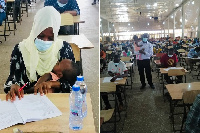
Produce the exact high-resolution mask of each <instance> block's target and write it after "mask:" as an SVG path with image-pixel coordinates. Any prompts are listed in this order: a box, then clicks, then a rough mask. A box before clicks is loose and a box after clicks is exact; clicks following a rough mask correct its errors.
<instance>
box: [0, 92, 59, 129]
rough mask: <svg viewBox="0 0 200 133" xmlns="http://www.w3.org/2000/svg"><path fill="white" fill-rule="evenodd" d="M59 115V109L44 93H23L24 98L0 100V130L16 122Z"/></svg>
mask: <svg viewBox="0 0 200 133" xmlns="http://www.w3.org/2000/svg"><path fill="white" fill-rule="evenodd" d="M60 115H62V113H61V112H60V110H59V109H58V108H57V107H56V106H55V105H54V104H53V103H52V102H51V101H50V100H49V99H48V97H46V96H45V95H44V96H40V95H39V94H37V95H33V94H30V95H24V98H22V99H21V100H19V99H18V98H16V101H14V102H13V103H12V102H10V101H5V100H4V101H0V130H2V129H5V128H8V127H11V126H13V125H16V124H18V123H22V124H25V123H26V122H32V121H39V120H43V119H47V118H53V117H57V116H60Z"/></svg>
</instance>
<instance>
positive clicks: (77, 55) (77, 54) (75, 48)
mask: <svg viewBox="0 0 200 133" xmlns="http://www.w3.org/2000/svg"><path fill="white" fill-rule="evenodd" d="M70 46H71V47H72V50H73V53H74V57H75V60H76V61H80V49H79V47H78V46H77V45H76V44H74V43H70Z"/></svg>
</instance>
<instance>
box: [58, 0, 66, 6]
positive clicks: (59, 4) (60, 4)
mask: <svg viewBox="0 0 200 133" xmlns="http://www.w3.org/2000/svg"><path fill="white" fill-rule="evenodd" d="M57 4H58V6H59V7H63V6H65V5H67V3H65V4H62V3H60V2H59V1H57Z"/></svg>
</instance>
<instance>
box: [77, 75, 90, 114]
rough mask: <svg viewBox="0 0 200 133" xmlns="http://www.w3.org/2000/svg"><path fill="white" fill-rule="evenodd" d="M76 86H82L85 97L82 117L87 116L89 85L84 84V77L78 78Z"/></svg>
mask: <svg viewBox="0 0 200 133" xmlns="http://www.w3.org/2000/svg"><path fill="white" fill-rule="evenodd" d="M75 84H76V85H79V86H80V92H81V94H82V95H83V105H82V117H83V118H84V117H86V116H87V102H86V93H87V85H86V84H85V82H84V77H83V76H77V81H76V83H75Z"/></svg>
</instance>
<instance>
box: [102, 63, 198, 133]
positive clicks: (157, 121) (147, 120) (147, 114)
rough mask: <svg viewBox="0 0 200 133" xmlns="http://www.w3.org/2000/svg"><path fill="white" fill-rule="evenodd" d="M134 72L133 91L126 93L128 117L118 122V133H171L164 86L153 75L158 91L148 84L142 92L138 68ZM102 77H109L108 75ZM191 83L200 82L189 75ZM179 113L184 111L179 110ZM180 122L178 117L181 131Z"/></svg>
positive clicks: (109, 127) (111, 126)
mask: <svg viewBox="0 0 200 133" xmlns="http://www.w3.org/2000/svg"><path fill="white" fill-rule="evenodd" d="M134 71H135V73H134V78H133V84H132V86H133V89H132V90H131V88H130V87H128V89H127V91H126V94H127V103H128V108H127V117H125V112H122V119H121V120H120V122H117V133H171V132H172V124H171V121H170V119H169V102H168V101H166V102H164V100H163V96H162V85H161V84H160V83H159V81H158V78H157V74H156V73H155V72H153V73H152V76H153V82H154V85H155V87H156V89H155V90H153V89H151V88H150V87H149V85H148V84H147V86H146V88H145V89H144V90H142V91H141V90H140V86H141V84H140V79H139V73H138V70H137V66H135V68H134ZM100 76H101V77H103V76H107V74H101V75H100ZM129 82H130V81H129ZM191 82H199V80H197V79H196V78H195V79H193V78H192V74H191V73H190V74H189V73H187V83H191ZM110 98H112V96H111V97H110ZM178 111H182V110H180V109H178ZM112 119H113V118H112ZM180 120H182V119H180V117H176V121H175V122H176V123H177V124H176V129H180V123H181V121H180ZM111 128H113V124H106V125H104V126H103V129H104V130H109V129H111Z"/></svg>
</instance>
